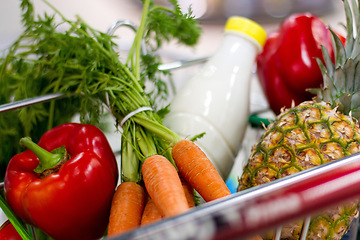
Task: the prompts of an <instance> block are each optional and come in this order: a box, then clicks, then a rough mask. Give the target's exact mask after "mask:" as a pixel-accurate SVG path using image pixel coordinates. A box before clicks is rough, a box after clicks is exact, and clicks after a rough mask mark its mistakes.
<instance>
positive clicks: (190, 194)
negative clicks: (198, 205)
mask: <svg viewBox="0 0 360 240" xmlns="http://www.w3.org/2000/svg"><path fill="white" fill-rule="evenodd" d="M180 180H181V185H182V187H183V189H184V193H185V197H186V200H187V202H188V205H189V207H190V208H192V207H195V198H194V189H193V187H192V186H191V185H190V184H189V183H188V182H187V181H186V180H185V179H184V178H183V177H180Z"/></svg>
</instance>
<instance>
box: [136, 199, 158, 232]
mask: <svg viewBox="0 0 360 240" xmlns="http://www.w3.org/2000/svg"><path fill="white" fill-rule="evenodd" d="M162 218H163V216H162V214H161V213H160V211H159V209H158V208H157V206H156V205H155V203H154V201H153V200H152V199H151V198H148V200H147V202H146V205H145V208H144V212H143V215H142V217H141V225H142V226H143V225H146V224H150V223H153V222H155V221H158V220H161V219H162Z"/></svg>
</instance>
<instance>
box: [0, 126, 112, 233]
mask: <svg viewBox="0 0 360 240" xmlns="http://www.w3.org/2000/svg"><path fill="white" fill-rule="evenodd" d="M21 143H22V144H23V145H25V146H26V147H27V148H29V149H28V150H26V151H25V152H22V153H20V154H17V155H15V156H14V157H13V158H12V159H11V160H10V162H9V165H8V167H7V170H6V175H5V182H4V183H5V184H4V190H5V197H6V200H7V203H8V205H9V206H10V208H11V209H12V210H13V212H14V213H15V214H16V215H17V216H18V217H19V218H21V219H23V220H24V221H25V222H27V223H29V224H33V225H35V226H37V227H38V228H40V229H41V230H42V231H44V232H45V233H47V234H48V235H49V236H51V237H53V238H55V239H98V238H100V237H101V236H102V235H103V234H104V233H105V231H106V228H107V224H108V219H109V213H110V207H111V200H112V197H113V194H114V192H115V188H116V185H117V181H118V169H117V164H116V159H115V156H114V153H113V152H112V149H111V147H110V145H109V143H108V141H107V139H106V137H105V135H104V134H103V133H102V132H101V131H100V130H99V129H98V128H97V127H95V126H93V125H86V124H76V123H69V124H64V125H61V126H58V127H55V128H54V129H52V130H50V131H48V132H46V133H45V134H44V135H43V136H42V138H41V139H40V141H39V143H38V145H36V144H35V143H33V142H32V141H31V140H30V139H28V138H23V139H22V140H21ZM50 151H52V152H50Z"/></svg>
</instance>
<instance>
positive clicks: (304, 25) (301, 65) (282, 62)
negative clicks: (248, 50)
mask: <svg viewBox="0 0 360 240" xmlns="http://www.w3.org/2000/svg"><path fill="white" fill-rule="evenodd" d="M342 39H343V40H344V38H342ZM321 45H323V46H324V47H325V48H326V49H327V50H328V51H329V54H330V56H332V59H333V58H334V51H333V46H332V39H331V34H330V31H329V29H328V27H327V26H326V25H325V24H324V22H323V21H322V20H320V19H319V18H318V17H317V16H314V15H312V14H310V13H301V14H293V15H291V16H289V17H288V18H286V19H285V20H284V21H283V22H282V24H281V26H280V29H279V30H278V31H276V32H272V33H270V34H269V36H268V39H267V41H266V43H265V46H264V49H263V52H262V53H261V54H260V55H259V56H258V58H257V73H258V77H259V80H260V84H261V86H262V88H263V90H264V94H265V96H266V98H267V100H268V103H269V105H270V108H271V109H272V110H273V111H274V112H275V113H276V114H279V113H280V109H281V108H282V107H284V106H285V107H287V108H288V107H291V104H292V101H294V102H295V104H296V105H297V104H299V103H301V102H303V101H305V100H311V98H312V97H313V95H312V94H310V93H309V92H307V91H306V89H308V88H318V87H320V85H321V84H322V82H323V79H322V74H321V72H320V68H319V66H318V64H317V62H316V58H319V59H321V60H322V61H323V57H322V51H321Z"/></svg>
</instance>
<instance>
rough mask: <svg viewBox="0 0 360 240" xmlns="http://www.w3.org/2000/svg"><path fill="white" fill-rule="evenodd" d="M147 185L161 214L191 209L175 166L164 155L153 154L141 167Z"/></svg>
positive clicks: (171, 214)
mask: <svg viewBox="0 0 360 240" xmlns="http://www.w3.org/2000/svg"><path fill="white" fill-rule="evenodd" d="M141 172H142V174H143V179H144V183H145V187H146V189H147V192H148V194H149V195H150V197H151V199H153V201H154V203H155V205H156V206H157V207H158V209H159V211H160V213H161V215H163V216H164V217H171V216H175V215H178V214H182V213H184V212H186V211H187V210H188V209H189V205H188V203H187V200H186V197H185V193H184V189H183V187H182V184H181V180H180V178H179V175H178V173H177V171H176V169H175V167H174V166H173V165H172V164H171V163H170V162H169V161H168V160H167V159H166V158H165V157H163V156H161V155H153V156H151V157H149V158H148V159H146V160H145V162H144V164H143V165H142V167H141Z"/></svg>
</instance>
